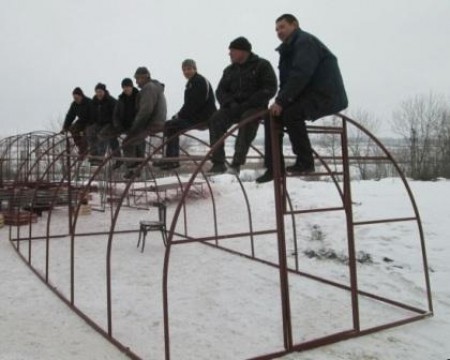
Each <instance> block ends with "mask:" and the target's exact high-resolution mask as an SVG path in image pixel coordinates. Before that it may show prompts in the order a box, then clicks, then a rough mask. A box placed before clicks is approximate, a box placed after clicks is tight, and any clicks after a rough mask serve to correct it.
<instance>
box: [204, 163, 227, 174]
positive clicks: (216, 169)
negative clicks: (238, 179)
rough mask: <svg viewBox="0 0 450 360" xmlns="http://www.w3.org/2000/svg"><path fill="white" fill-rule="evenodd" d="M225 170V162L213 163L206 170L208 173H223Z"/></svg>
mask: <svg viewBox="0 0 450 360" xmlns="http://www.w3.org/2000/svg"><path fill="white" fill-rule="evenodd" d="M225 171H227V167H226V166H225V164H219V163H215V164H213V166H211V168H210V169H209V170H208V173H210V174H223V173H224V172H225Z"/></svg>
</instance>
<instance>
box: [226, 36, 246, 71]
mask: <svg viewBox="0 0 450 360" xmlns="http://www.w3.org/2000/svg"><path fill="white" fill-rule="evenodd" d="M228 48H229V49H230V59H231V62H232V63H233V64H243V63H244V62H246V61H247V59H248V57H249V56H250V53H251V52H252V44H250V42H249V41H248V40H247V39H246V38H245V37H243V36H240V37H238V38H236V39H234V40H233V41H232V42H231V43H230V46H229V47H228Z"/></svg>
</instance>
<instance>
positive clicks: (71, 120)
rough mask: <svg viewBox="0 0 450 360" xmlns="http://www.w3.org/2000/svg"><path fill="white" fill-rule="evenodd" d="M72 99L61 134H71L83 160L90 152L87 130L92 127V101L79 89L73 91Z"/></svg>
mask: <svg viewBox="0 0 450 360" xmlns="http://www.w3.org/2000/svg"><path fill="white" fill-rule="evenodd" d="M72 97H73V102H72V104H70V108H69V111H68V112H67V114H66V118H65V120H64V125H63V128H62V130H61V133H66V132H67V131H69V132H70V134H71V135H72V138H73V141H74V142H75V146H76V147H77V149H78V154H79V155H80V158H83V157H84V156H85V155H86V154H87V151H88V138H87V128H88V127H89V126H90V125H92V100H91V99H90V98H88V97H86V96H85V95H84V93H83V90H81V89H80V88H79V87H76V88H75V89H73V91H72Z"/></svg>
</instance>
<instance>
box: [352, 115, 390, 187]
mask: <svg viewBox="0 0 450 360" xmlns="http://www.w3.org/2000/svg"><path fill="white" fill-rule="evenodd" d="M349 116H350V117H351V118H352V119H354V120H355V121H357V122H358V123H359V124H360V125H361V126H362V127H364V128H365V129H367V130H368V131H370V132H371V133H375V132H376V131H377V130H378V129H379V127H380V121H379V119H378V118H376V117H375V116H373V115H372V114H370V113H369V112H367V111H365V110H362V109H358V110H356V111H355V112H353V113H352V114H351V115H349ZM349 151H350V156H351V157H352V163H353V164H355V166H356V168H357V169H358V172H359V177H360V179H361V180H366V179H371V178H374V177H378V176H377V174H381V173H382V172H383V171H381V168H380V164H375V163H374V162H373V161H370V160H369V159H368V157H370V156H376V155H377V147H376V144H375V143H374V142H373V141H372V140H371V139H370V137H368V136H367V135H366V134H365V133H364V132H363V131H361V130H360V129H358V128H355V127H351V128H350V129H349Z"/></svg>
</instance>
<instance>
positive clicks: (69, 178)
mask: <svg viewBox="0 0 450 360" xmlns="http://www.w3.org/2000/svg"><path fill="white" fill-rule="evenodd" d="M71 172H72V169H71V158H70V141H69V137H68V136H66V174H67V175H66V176H67V200H68V203H69V204H68V206H69V208H68V211H69V234H70V303H71V304H72V305H74V302H75V234H74V231H73V209H72V183H71V182H72V175H71Z"/></svg>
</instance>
